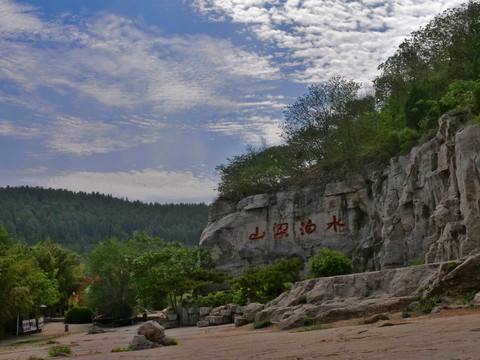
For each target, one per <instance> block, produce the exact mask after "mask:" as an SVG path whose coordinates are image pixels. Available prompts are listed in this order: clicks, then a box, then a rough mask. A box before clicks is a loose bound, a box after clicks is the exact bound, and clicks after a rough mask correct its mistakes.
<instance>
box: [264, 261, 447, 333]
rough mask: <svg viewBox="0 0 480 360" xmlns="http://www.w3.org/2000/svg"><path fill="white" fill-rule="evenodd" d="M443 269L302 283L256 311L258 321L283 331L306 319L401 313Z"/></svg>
mask: <svg viewBox="0 0 480 360" xmlns="http://www.w3.org/2000/svg"><path fill="white" fill-rule="evenodd" d="M442 266H443V265H442V264H427V265H420V266H411V267H406V268H400V269H388V270H382V271H374V272H367V273H360V274H351V275H341V276H333V277H328V278H320V279H311V280H305V281H301V282H298V283H295V284H294V286H293V287H292V289H291V290H289V291H287V292H285V293H283V294H282V295H280V296H279V297H278V298H276V299H275V301H272V302H270V304H271V305H270V306H269V307H266V308H265V309H263V310H261V311H259V312H257V313H256V315H255V322H258V321H261V320H265V319H267V318H268V319H270V320H271V321H272V322H273V323H276V324H278V327H279V328H280V329H290V328H294V327H299V326H302V325H303V324H304V319H305V318H309V319H312V320H313V321H314V322H316V323H325V322H332V321H337V320H343V319H348V318H359V317H366V316H370V315H374V314H380V313H387V312H393V311H400V310H403V309H404V308H405V307H406V306H407V305H408V304H409V303H411V302H412V301H413V300H414V299H415V298H416V297H417V296H418V295H419V289H420V288H421V287H422V286H426V285H427V286H428V285H430V284H432V283H434V282H435V281H436V279H437V278H438V276H439V273H440V269H441V268H442ZM303 299H306V301H304V300H303Z"/></svg>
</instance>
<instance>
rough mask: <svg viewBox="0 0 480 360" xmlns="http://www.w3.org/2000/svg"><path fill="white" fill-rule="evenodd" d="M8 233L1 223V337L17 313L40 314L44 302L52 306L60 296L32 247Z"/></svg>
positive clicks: (25, 314)
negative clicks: (13, 238)
mask: <svg viewBox="0 0 480 360" xmlns="http://www.w3.org/2000/svg"><path fill="white" fill-rule="evenodd" d="M6 234H8V233H7V232H6V231H5V228H4V227H3V225H1V224H0V236H1V237H3V240H2V245H1V246H0V289H1V292H0V336H1V335H2V333H3V332H4V330H5V329H6V328H7V327H8V326H9V325H10V324H11V323H12V321H13V320H14V319H15V318H16V317H17V315H24V316H28V317H30V316H35V315H38V314H39V312H40V307H39V306H40V305H41V304H44V305H47V306H52V305H54V304H55V303H56V302H57V301H58V298H59V296H60V295H59V292H58V286H57V284H56V283H55V282H54V281H52V280H51V279H49V278H48V276H47V275H46V274H45V273H44V272H43V271H42V269H41V268H40V266H39V264H38V261H37V259H36V258H35V256H34V254H33V252H32V251H31V250H30V248H28V247H26V246H23V245H20V244H15V243H13V242H10V240H9V239H10V237H9V236H7V235H6ZM5 238H7V240H8V241H4V240H5ZM8 243H10V246H8V245H7V244H8Z"/></svg>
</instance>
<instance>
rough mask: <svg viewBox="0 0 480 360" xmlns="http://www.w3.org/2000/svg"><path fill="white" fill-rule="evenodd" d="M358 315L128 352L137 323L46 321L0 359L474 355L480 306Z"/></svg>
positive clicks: (226, 329) (201, 334)
mask: <svg viewBox="0 0 480 360" xmlns="http://www.w3.org/2000/svg"><path fill="white" fill-rule="evenodd" d="M360 320H361V319H356V320H349V321H343V322H338V323H335V324H333V326H332V327H331V328H328V329H323V330H314V331H304V332H299V331H295V330H291V331H280V330H278V329H275V328H274V327H273V328H268V329H260V330H254V329H253V328H252V326H251V325H247V326H243V327H239V328H236V327H235V326H234V325H223V326H217V327H207V328H197V327H184V328H176V329H168V330H166V334H167V335H168V336H170V337H173V338H174V339H176V340H177V341H178V343H179V344H178V345H177V346H168V347H161V348H157V349H151V350H142V351H135V352H112V350H115V349H117V350H118V349H126V348H127V347H128V345H129V342H130V341H131V340H132V338H133V336H134V335H135V333H136V329H137V328H138V326H140V325H134V326H129V327H120V328H114V329H106V330H108V332H106V333H103V334H97V335H88V334H87V331H88V329H89V328H90V325H69V332H67V333H66V332H65V331H64V325H63V324H61V323H49V324H46V327H45V329H44V331H43V332H42V333H39V334H32V335H28V336H23V337H19V338H11V339H8V340H3V341H1V342H0V360H3V359H9V360H14V359H21V360H24V359H28V357H30V356H32V355H34V356H37V357H41V358H48V357H49V355H48V350H49V349H51V347H52V346H59V345H61V346H68V347H69V348H70V349H71V351H72V354H71V355H70V357H74V358H79V359H92V360H93V359H95V360H99V359H168V360H175V359H191V360H194V359H195V360H198V359H208V360H211V359H222V360H223V359H225V360H226V359H238V360H241V359H283V360H287V359H288V360H303V359H304V360H306V359H352V360H361V359H382V360H388V359H409V360H410V359H449V360H453V359H455V360H460V359H462V360H463V359H475V360H477V359H480V310H459V309H456V310H446V311H443V312H442V313H440V314H435V315H429V316H422V317H417V318H413V319H401V318H400V316H399V314H397V315H396V316H395V317H394V320H389V321H382V322H378V323H375V324H371V325H358V323H359V321H360Z"/></svg>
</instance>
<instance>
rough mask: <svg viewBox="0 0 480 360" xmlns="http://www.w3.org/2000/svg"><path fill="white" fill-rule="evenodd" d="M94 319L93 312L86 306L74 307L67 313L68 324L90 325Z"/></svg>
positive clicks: (66, 320)
mask: <svg viewBox="0 0 480 360" xmlns="http://www.w3.org/2000/svg"><path fill="white" fill-rule="evenodd" d="M92 318H93V312H92V310H90V308H88V307H86V306H74V307H72V308H71V309H70V310H68V311H67V312H66V313H65V323H66V324H88V323H91V322H92Z"/></svg>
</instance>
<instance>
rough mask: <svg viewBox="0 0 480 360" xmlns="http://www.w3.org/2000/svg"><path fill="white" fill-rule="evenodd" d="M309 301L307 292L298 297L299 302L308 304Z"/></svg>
mask: <svg viewBox="0 0 480 360" xmlns="http://www.w3.org/2000/svg"><path fill="white" fill-rule="evenodd" d="M307 302H308V300H307V295H305V294H304V295H302V296H300V298H299V299H298V303H299V304H306V303H307Z"/></svg>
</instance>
